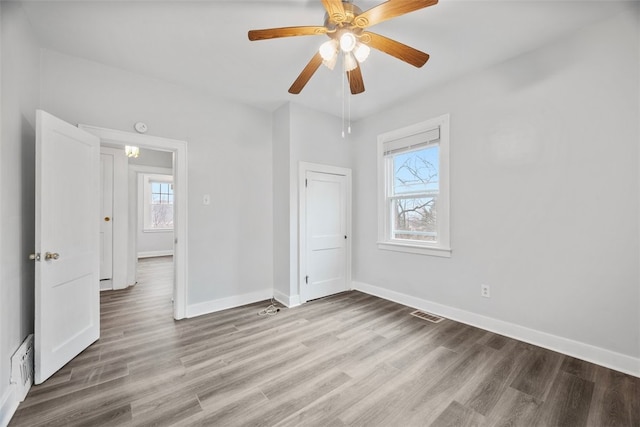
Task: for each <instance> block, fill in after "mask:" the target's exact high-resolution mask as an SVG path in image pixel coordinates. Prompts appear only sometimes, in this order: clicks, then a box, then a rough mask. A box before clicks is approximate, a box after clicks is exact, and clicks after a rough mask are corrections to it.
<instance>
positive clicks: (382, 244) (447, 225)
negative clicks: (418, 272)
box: [377, 114, 451, 257]
mask: <svg viewBox="0 0 640 427" xmlns="http://www.w3.org/2000/svg"><path fill="white" fill-rule="evenodd" d="M449 121H450V117H449V114H444V115H442V116H439V117H436V118H433V119H430V120H426V121H423V122H420V123H416V124H413V125H410V126H406V127H403V128H400V129H395V130H392V131H389V132H385V133H382V134H380V135H378V147H377V150H378V151H377V158H378V188H377V193H378V248H379V249H384V250H390V251H398V252H408V253H413V254H421V255H434V256H440V257H450V256H451V214H450V208H451V206H450V205H451V203H450V200H451V196H450V191H451V186H450V179H449V166H450V165H449V163H450V156H449V151H450V149H449V146H450V142H449V134H450V132H449ZM435 128H438V129H439V130H440V139H439V142H438V146H439V187H440V191H439V193H438V217H439V218H440V219H439V220H438V224H437V225H438V242H436V243H428V242H424V243H420V242H417V241H416V242H411V243H404V242H402V241H401V240H397V239H396V240H393V239H391V238H390V237H389V236H390V234H391V231H390V230H389V218H388V216H389V213H388V209H387V195H388V194H389V191H390V189H389V184H388V182H387V180H386V177H387V175H388V174H389V173H390V171H389V170H388V169H389V165H388V162H387V159H386V157H385V155H384V151H385V149H384V146H385V144H387V143H390V141H395V140H400V139H407V138H410V137H411V136H412V135H416V134H421V133H425V132H428V131H429V130H432V129H435Z"/></svg>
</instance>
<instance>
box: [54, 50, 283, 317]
mask: <svg viewBox="0 0 640 427" xmlns="http://www.w3.org/2000/svg"><path fill="white" fill-rule="evenodd" d="M42 67H43V69H42V75H43V77H42V105H43V108H44V109H45V110H47V111H49V112H51V113H52V114H54V115H57V116H58V117H60V118H62V119H64V120H66V121H69V122H71V123H84V124H90V125H95V126H99V127H105V128H112V129H120V130H130V129H131V128H132V126H133V124H134V123H135V122H137V121H143V122H145V123H146V124H147V125H148V126H149V132H148V134H149V135H157V136H162V137H167V138H174V139H178V140H186V141H187V143H188V156H189V157H188V168H189V173H188V186H189V191H188V198H189V202H188V210H189V212H188V227H189V244H188V257H189V264H188V304H189V305H195V304H205V305H206V304H210V305H208V306H207V307H213V306H214V305H215V301H217V300H220V299H225V298H229V297H235V296H238V295H244V294H251V295H253V296H254V297H255V296H256V295H258V294H260V295H266V296H265V297H268V296H270V295H271V290H272V287H273V283H272V280H273V270H272V256H271V251H272V248H273V237H272V224H273V220H272V216H271V215H272V185H271V176H272V169H271V168H272V166H271V165H272V161H271V120H270V114H268V113H265V112H263V111H260V110H257V109H253V108H250V107H247V106H243V105H241V104H236V103H232V102H227V101H225V100H221V99H216V98H213V97H210V96H207V95H205V94H201V93H195V92H191V91H189V90H186V89H184V88H180V87H177V86H174V85H171V84H168V83H165V82H162V81H159V80H154V79H149V78H146V77H143V76H139V75H136V74H133V73H128V72H124V71H122V70H118V69H115V68H110V67H106V66H103V65H101V64H97V63H94V62H91V61H86V60H82V59H79V58H74V57H70V56H66V55H63V54H59V53H56V52H52V51H43V57H42ZM204 194H210V195H211V200H212V203H211V205H209V206H204V205H203V204H202V196H203V195H204ZM202 309H203V310H205V309H206V307H203V308H202Z"/></svg>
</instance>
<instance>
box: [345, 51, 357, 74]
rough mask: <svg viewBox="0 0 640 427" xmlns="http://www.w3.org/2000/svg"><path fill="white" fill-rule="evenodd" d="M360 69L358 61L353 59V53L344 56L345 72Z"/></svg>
mask: <svg viewBox="0 0 640 427" xmlns="http://www.w3.org/2000/svg"><path fill="white" fill-rule="evenodd" d="M357 67H358V61H356V58H354V57H353V55H352V54H351V52H349V53H345V54H344V70H345V71H352V70H355V69H356V68H357Z"/></svg>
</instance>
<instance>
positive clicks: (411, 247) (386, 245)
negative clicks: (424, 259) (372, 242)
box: [378, 242, 451, 258]
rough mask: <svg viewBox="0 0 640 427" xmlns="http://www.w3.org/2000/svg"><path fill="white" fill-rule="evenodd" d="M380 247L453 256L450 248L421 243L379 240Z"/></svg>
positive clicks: (447, 256) (431, 254) (443, 256)
mask: <svg viewBox="0 0 640 427" xmlns="http://www.w3.org/2000/svg"><path fill="white" fill-rule="evenodd" d="M378 249H383V250H385V251H396V252H406V253H410V254H418V255H430V256H437V257H442V258H451V249H450V248H437V247H432V246H431V247H429V246H420V245H409V244H406V243H392V242H378Z"/></svg>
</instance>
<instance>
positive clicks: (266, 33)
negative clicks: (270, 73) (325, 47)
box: [249, 27, 327, 41]
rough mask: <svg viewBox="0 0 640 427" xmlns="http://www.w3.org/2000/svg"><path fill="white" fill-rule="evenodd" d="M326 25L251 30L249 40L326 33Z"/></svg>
mask: <svg viewBox="0 0 640 427" xmlns="http://www.w3.org/2000/svg"><path fill="white" fill-rule="evenodd" d="M326 32H327V28H326V27H283V28H268V29H266V30H251V31H249V40H251V41H255V40H268V39H276V38H279V37H296V36H316V35H319V34H326Z"/></svg>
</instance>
